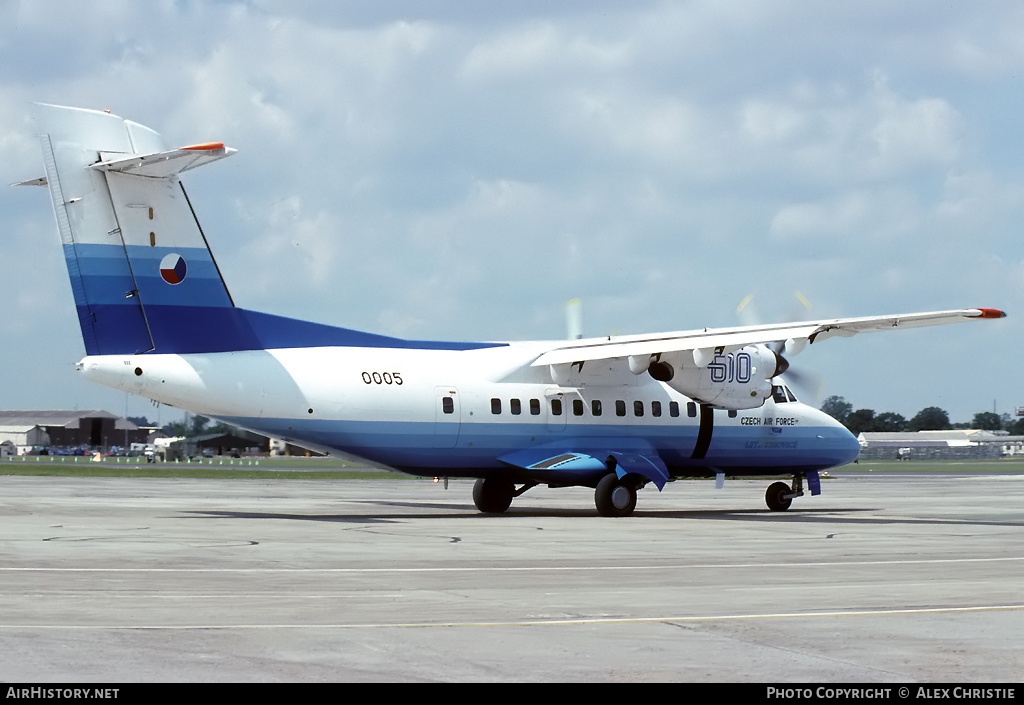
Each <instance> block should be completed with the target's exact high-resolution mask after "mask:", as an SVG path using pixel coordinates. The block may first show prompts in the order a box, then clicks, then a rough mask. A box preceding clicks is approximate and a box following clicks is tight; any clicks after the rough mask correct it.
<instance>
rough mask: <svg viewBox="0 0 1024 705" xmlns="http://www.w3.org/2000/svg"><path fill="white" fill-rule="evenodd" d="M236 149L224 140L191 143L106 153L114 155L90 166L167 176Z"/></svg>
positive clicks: (226, 154) (221, 156)
mask: <svg viewBox="0 0 1024 705" xmlns="http://www.w3.org/2000/svg"><path fill="white" fill-rule="evenodd" d="M236 151H238V150H235V149H231V148H230V147H225V146H224V145H223V143H221V142H208V143H206V144H197V145H193V146H191V147H182V148H181V149H172V150H170V151H169V152H154V153H153V154H133V155H131V156H129V157H121V156H120V155H116V156H115V155H113V154H105V155H104V156H105V157H106V156H109V157H114V158H112V159H106V160H104V161H102V162H98V163H96V164H93V165H91V168H93V169H100V170H102V171H108V172H109V171H116V172H120V173H122V174H131V175H133V176H148V177H152V178H165V177H168V176H173V175H175V174H180V173H181V172H183V171H188V170H189V169H195V168H196V167H198V166H203V165H204V164H209V163H210V162H215V161H217V160H218V159H223V158H224V157H230V156H231V155H232V154H234V153H235V152H236Z"/></svg>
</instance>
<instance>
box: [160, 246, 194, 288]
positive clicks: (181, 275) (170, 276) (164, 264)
mask: <svg viewBox="0 0 1024 705" xmlns="http://www.w3.org/2000/svg"><path fill="white" fill-rule="evenodd" d="M187 271H188V265H187V264H185V258H184V257H182V256H181V255H179V254H175V253H173V252H172V253H171V254H169V255H167V256H166V257H164V258H163V259H162V260H160V276H161V277H163V280H164V281H165V282H167V283H168V284H181V283H182V282H183V281H185V272H187Z"/></svg>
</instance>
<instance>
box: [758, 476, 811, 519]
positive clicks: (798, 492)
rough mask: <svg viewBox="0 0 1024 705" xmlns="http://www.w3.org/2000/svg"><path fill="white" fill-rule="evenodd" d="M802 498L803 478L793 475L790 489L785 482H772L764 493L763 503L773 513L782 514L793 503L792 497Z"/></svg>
mask: <svg viewBox="0 0 1024 705" xmlns="http://www.w3.org/2000/svg"><path fill="white" fill-rule="evenodd" d="M803 496H804V476H803V475H794V476H793V486H792V487H790V486H789V485H787V484H786V483H785V482H773V483H772V484H770V485H769V486H768V491H767V492H765V493H764V503H765V504H767V505H768V508H769V509H771V510H772V511H773V512H784V511H786V510H787V509H789V505H791V504H792V503H793V498H794V497H803Z"/></svg>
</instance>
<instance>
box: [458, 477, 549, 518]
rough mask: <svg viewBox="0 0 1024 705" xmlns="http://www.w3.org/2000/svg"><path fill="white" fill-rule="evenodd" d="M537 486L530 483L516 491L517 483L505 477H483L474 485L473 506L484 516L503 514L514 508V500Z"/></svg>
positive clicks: (534, 483)
mask: <svg viewBox="0 0 1024 705" xmlns="http://www.w3.org/2000/svg"><path fill="white" fill-rule="evenodd" d="M536 486H537V483H536V482H528V483H526V484H525V485H523V486H522V487H520V488H519V489H516V486H515V483H513V482H512V481H511V480H507V479H505V478H503V477H481V478H480V479H479V480H477V481H476V484H474V485H473V504H475V505H476V508H477V509H479V510H480V511H481V512H483V513H484V514H501V513H502V512H504V511H505V510H506V509H508V508H509V507H510V506H512V500H513V499H515V498H516V497H518V496H519V495H521V494H522V493H523V492H526V490H528V489H530V488H531V487H536Z"/></svg>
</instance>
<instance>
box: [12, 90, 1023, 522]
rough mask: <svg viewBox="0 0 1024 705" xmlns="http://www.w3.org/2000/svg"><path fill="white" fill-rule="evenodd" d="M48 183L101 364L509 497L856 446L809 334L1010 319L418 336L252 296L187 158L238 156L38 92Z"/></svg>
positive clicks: (228, 413)
mask: <svg viewBox="0 0 1024 705" xmlns="http://www.w3.org/2000/svg"><path fill="white" fill-rule="evenodd" d="M37 117H38V124H39V127H40V141H41V144H42V151H43V163H44V165H45V171H46V175H45V176H44V177H42V178H39V179H34V180H32V181H28V182H23V183H25V184H38V185H45V186H47V188H48V190H49V193H50V197H51V200H52V203H53V210H54V214H55V216H56V219H57V229H58V231H59V234H60V239H61V243H62V244H63V247H64V256H65V259H66V261H67V267H68V273H69V275H70V278H71V289H72V292H73V294H74V299H75V305H76V307H77V310H78V318H79V322H80V324H81V329H82V338H83V340H84V343H85V352H86V356H85V357H84V358H83V359H82V360H81V362H80V363H79V365H78V370H79V371H80V372H81V374H83V375H84V376H85V377H87V378H88V379H90V380H94V381H96V382H99V383H101V384H105V385H108V386H111V387H114V388H117V389H122V390H125V391H128V392H131V393H133V394H137V395H140V396H143V397H148V398H149V399H152V400H155V401H158V402H160V403H163V404H169V405H172V406H175V407H178V408H181V409H185V410H188V411H192V412H194V413H197V414H202V415H204V416H208V417H212V418H215V419H220V420H223V421H226V422H228V423H232V424H235V425H238V426H240V427H243V428H247V429H251V430H253V431H255V432H257V433H261V434H264V435H266V436H270V437H273V438H280V439H285V440H287V441H289V442H291V443H294V444H297V445H300V446H303V447H306V448H310V449H313V450H317V451H322V452H324V453H328V454H331V455H334V456H339V457H344V458H352V459H359V460H361V461H365V462H369V463H371V464H374V465H378V466H382V467H386V468H391V469H394V470H399V471H402V472H405V473H410V474H413V475H419V476H425V477H438V478H441V477H443V478H449V477H463V478H477V479H476V484H475V486H474V489H473V500H474V502H475V504H476V506H477V508H478V509H479V510H480V511H482V512H487V513H500V512H504V511H505V510H506V509H508V507H509V506H510V504H511V502H512V500H513V498H515V497H517V496H519V495H520V494H522V493H523V492H525V491H526V490H528V489H530V488H532V487H536V486H537V485H547V486H549V487H568V486H584V487H592V488H594V490H595V495H594V497H595V504H596V505H597V511H598V512H599V513H600V514H602V515H605V516H626V515H629V514H631V513H632V512H633V511H634V508H635V507H636V501H637V491H638V490H640V489H641V488H643V487H645V486H647V485H649V484H653V485H654V486H655V487H657V488H658V490H659V491H660V490H662V489H663V488H664V487H665V485H666V484H667V483H669V482H672V481H673V480H676V479H677V478H681V477H716V478H717V479H718V481H719V482H721V481H722V480H723V479H724V478H725V477H726V476H758V475H761V476H778V475H782V476H784V477H790V476H791V477H792V478H793V481H792V484H787V483H785V482H774V483H772V484H771V486H770V487H768V490H767V493H766V495H765V498H766V502H767V505H768V507H769V508H770V509H772V510H776V511H781V510H785V509H787V508H789V506H790V503H791V502H792V500H793V498H794V497H799V496H802V495H803V489H804V483H805V482H806V484H807V486H808V488H809V490H810V491H811V493H812V494H818V493H819V492H820V483H819V476H818V474H819V473H820V472H822V471H824V470H826V469H829V468H835V467H838V466H841V465H844V464H846V463H849V462H851V461H853V460H854V459H855V458H856V457H857V455H858V452H859V450H860V447H859V444H858V442H857V439H856V438H854V436H853V435H851V434H850V432H849V431H847V430H846V429H845V428H844V427H843V426H842V425H841V424H839V423H838V422H837V421H835V420H834V419H832V418H831V417H829V416H828V415H826V414H824V413H823V412H821V411H819V410H818V409H815V408H812V407H810V406H807V405H805V404H802V403H800V402H799V401H797V399H796V398H795V397H794V395H793V394H792V392H791V391H790V390H789V388H788V387H787V385H786V384H785V382H784V380H783V374H784V373H785V372H786V370H787V368H788V365H789V363H788V362H787V359H786V356H788V355H792V354H794V353H796V352H798V351H799V350H800V349H802V348H803V347H804V346H806V345H809V344H812V345H813V344H819V343H821V342H824V341H825V340H827V339H828V338H833V337H836V336H840V337H847V336H851V335H854V334H856V333H863V332H868V331H882V330H893V329H899V328H913V327H917V326H928V325H937V324H943V323H953V322H957V321H972V320H987V319H992V318H1002V317H1003V316H1004V315H1005V314H1004V313H1003V312H1002V311H998V310H995V309H986V308H969V309H962V310H953V311H937V312H929V313H912V314H904V315H889V316H871V317H866V318H844V319H835V320H819V321H806V322H799V323H786V324H779V325H757V326H742V327H731V328H719V329H702V330H693V331H681V332H671V333H657V334H652V335H629V336H615V337H604V338H591V339H579V340H561V341H548V342H500V343H498V342H477V343H458V342H443V341H430V340H404V339H400V338H392V337H387V336H383V335H374V334H371V333H363V332H358V331H354V330H349V329H345V328H337V327H333V326H327V325H321V324H317V323H310V322H306V321H302V320H296V319H291V318H284V317H280V316H274V315H270V314H266V313H259V312H256V311H250V310H247V309H244V308H239V307H238V306H236V305H235V302H234V301H233V300H232V298H231V295H230V294H229V293H228V289H227V286H226V285H225V283H224V280H223V277H222V276H221V272H220V270H219V269H218V267H217V263H216V261H215V260H214V258H213V254H212V253H211V251H210V247H209V244H208V243H207V240H206V236H205V235H204V234H203V231H202V229H201V228H200V226H199V222H198V220H197V219H196V215H195V213H194V211H193V209H192V207H191V205H190V203H189V200H188V196H187V195H186V193H185V189H184V187H183V186H182V184H181V181H180V180H179V175H180V174H181V173H182V172H184V171H187V170H189V169H193V168H195V167H198V166H202V165H205V164H208V163H210V162H213V161H216V160H218V159H221V158H223V157H227V156H229V155H231V154H233V153H234V151H235V150H233V149H230V148H227V147H225V146H224V145H223V144H222V143H219V142H216V143H204V144H196V145H191V146H187V147H182V148H180V149H170V150H169V149H167V148H166V147H165V145H164V143H163V141H162V139H161V138H160V136H159V135H158V134H157V133H155V132H154V131H153V130H151V129H149V128H147V127H144V126H142V125H140V124H138V123H135V122H132V121H130V120H124V119H122V118H120V117H117V116H115V115H111V114H109V113H108V112H98V111H92V110H82V109H77V108H68V107H58V106H52V105H40V106H38V116H37Z"/></svg>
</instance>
